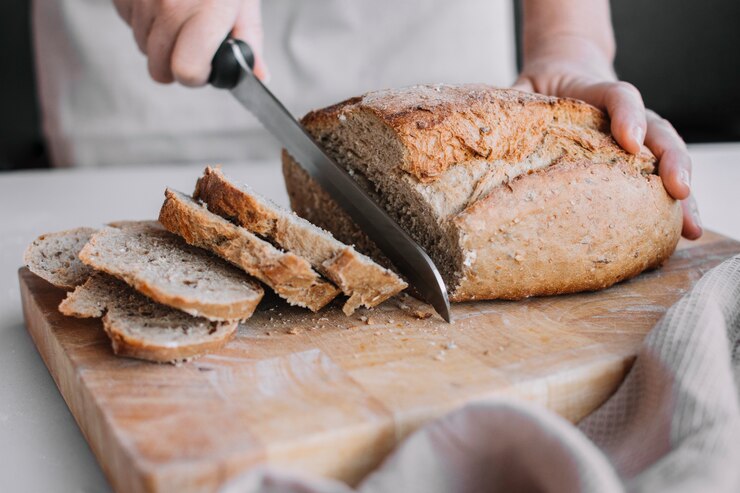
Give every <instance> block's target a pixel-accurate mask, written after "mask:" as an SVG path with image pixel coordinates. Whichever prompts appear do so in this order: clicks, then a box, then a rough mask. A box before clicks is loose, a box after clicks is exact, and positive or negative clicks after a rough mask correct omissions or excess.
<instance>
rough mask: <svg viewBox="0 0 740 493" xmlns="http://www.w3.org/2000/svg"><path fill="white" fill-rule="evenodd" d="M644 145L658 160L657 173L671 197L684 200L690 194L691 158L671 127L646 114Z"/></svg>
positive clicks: (650, 114)
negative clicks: (646, 126)
mask: <svg viewBox="0 0 740 493" xmlns="http://www.w3.org/2000/svg"><path fill="white" fill-rule="evenodd" d="M645 145H646V146H647V147H648V149H650V150H651V151H652V153H653V154H655V157H657V158H658V173H659V174H660V178H661V179H662V180H663V186H665V189H666V191H668V193H669V194H670V195H671V197H673V198H675V199H677V200H683V199H686V198H687V197H688V196H689V194H690V193H691V157H690V156H689V152H688V150H687V149H686V144H685V143H684V141H683V140H682V139H681V136H679V135H678V132H676V130H675V129H674V128H673V125H671V124H670V123H668V122H667V121H666V120H664V119H663V118H661V117H660V116H658V115H657V114H656V113H654V112H652V111H649V112H648V128H647V136H646V137H645Z"/></svg>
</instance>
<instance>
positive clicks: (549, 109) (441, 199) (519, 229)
mask: <svg viewBox="0 0 740 493" xmlns="http://www.w3.org/2000/svg"><path fill="white" fill-rule="evenodd" d="M302 122H303V125H304V126H305V127H306V128H307V130H308V131H309V132H310V133H311V134H312V135H313V136H314V137H315V138H316V139H317V141H318V142H319V143H320V144H321V145H322V146H323V148H324V149H325V150H326V152H327V153H328V154H329V155H330V156H332V157H333V158H334V159H335V160H336V161H337V162H338V163H340V164H341V165H343V166H345V167H346V168H347V169H348V170H349V171H350V172H351V173H352V174H353V176H354V177H355V178H356V179H357V181H358V183H359V184H360V185H361V186H363V187H365V188H366V190H367V191H368V192H369V193H370V194H372V195H374V196H375V197H377V198H378V201H379V202H380V203H381V205H382V206H383V207H384V208H385V209H386V210H387V211H388V213H389V214H391V215H392V216H393V217H394V218H395V219H396V220H398V221H399V223H400V224H401V225H402V226H403V227H404V228H405V229H406V230H407V231H408V232H409V234H410V235H411V236H412V237H414V238H415V239H416V240H417V241H418V242H419V243H420V244H421V245H422V246H423V247H424V248H425V250H426V251H427V253H429V255H430V256H431V257H432V259H433V260H434V262H435V263H436V265H437V267H438V268H439V269H440V272H441V274H442V276H443V278H444V280H445V282H446V284H447V287H448V291H449V293H450V299H451V300H452V301H466V300H474V299H496V298H506V299H519V298H523V297H527V296H533V295H546V294H557V293H570V292H576V291H583V290H593V289H600V288H604V287H607V286H609V285H611V284H613V283H615V282H618V281H620V280H622V279H627V278H629V277H632V276H634V275H636V274H638V273H639V272H641V271H643V270H645V269H648V268H652V267H656V266H658V265H660V264H661V263H662V262H664V261H665V260H666V259H667V258H668V257H669V256H670V254H671V252H673V250H674V248H675V246H676V243H677V242H678V239H679V237H680V231H681V209H680V205H679V203H678V202H676V201H675V200H673V199H672V198H671V197H670V196H669V195H668V194H667V193H666V191H665V189H664V188H663V185H662V182H661V180H660V178H659V177H658V176H657V174H656V173H655V171H656V160H655V158H654V156H653V155H652V154H651V153H650V152H649V151H648V150H647V149H646V148H643V150H642V152H640V153H639V154H638V155H635V156H633V155H630V154H628V153H626V152H625V151H623V150H622V149H621V148H620V147H619V146H618V145H617V144H616V142H615V141H614V140H613V139H612V137H611V135H610V134H609V120H608V118H607V116H606V115H604V114H603V113H602V112H601V111H599V110H598V109H596V108H594V107H592V106H590V105H588V104H586V103H583V102H580V101H575V100H571V99H560V98H553V97H547V96H541V95H536V94H528V93H523V92H519V91H514V90H508V89H496V88H493V87H489V86H484V85H459V86H450V85H423V86H412V87H406V88H401V89H395V90H385V91H377V92H373V93H369V94H366V95H364V96H362V97H358V98H352V99H349V100H347V101H344V102H342V103H339V104H336V105H334V106H330V107H328V108H325V109H322V110H317V111H314V112H311V113H309V114H308V115H306V117H304V118H303V120H302ZM283 169H284V175H285V179H286V185H287V188H288V193H289V196H290V199H291V206H292V208H293V209H294V210H295V211H296V212H297V213H298V214H299V215H301V216H303V217H305V218H306V219H308V220H309V221H311V222H313V223H315V224H317V225H318V226H320V227H324V228H326V229H329V230H330V231H332V232H333V233H334V234H335V235H336V236H337V238H338V239H339V240H341V241H345V242H353V243H355V245H356V246H357V248H358V249H360V250H361V251H363V252H364V253H368V254H370V255H376V254H377V251H378V250H377V248H376V247H375V245H373V244H372V242H371V241H370V240H369V239H368V238H367V236H365V235H364V234H363V233H362V231H360V230H359V229H358V228H357V227H356V226H355V225H354V224H353V222H352V220H351V219H350V218H349V216H348V215H347V214H345V213H344V212H343V211H342V210H341V209H340V208H339V207H338V206H337V205H336V203H334V202H333V201H332V200H331V198H330V197H329V196H328V195H327V194H326V193H325V192H324V191H323V190H322V189H321V188H320V187H319V186H318V184H317V183H316V182H315V181H314V180H312V179H311V178H310V176H309V175H308V174H307V173H306V172H305V171H304V170H303V169H302V168H301V167H300V166H299V165H298V164H297V163H296V162H295V161H294V160H293V159H292V158H291V157H290V156H288V155H287V154H284V157H283Z"/></svg>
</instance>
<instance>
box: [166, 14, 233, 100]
mask: <svg viewBox="0 0 740 493" xmlns="http://www.w3.org/2000/svg"><path fill="white" fill-rule="evenodd" d="M239 7H240V5H239V4H238V3H236V2H219V1H210V2H203V3H202V7H201V8H199V9H198V11H197V12H196V13H195V14H194V15H193V16H192V17H190V18H189V19H188V20H187V21H185V23H184V24H183V25H182V28H181V29H180V32H179V34H178V36H177V40H176V41H175V46H174V48H173V50H172V61H171V69H172V74H173V76H174V78H175V80H177V81H178V82H179V83H181V84H183V85H186V86H202V85H204V84H205V83H206V82H208V76H209V75H210V73H211V60H212V59H213V55H214V54H215V53H216V50H217V49H218V47H219V45H220V44H221V42H222V41H223V40H224V39H225V38H226V36H227V35H228V34H229V32H231V29H232V28H233V27H234V23H235V22H236V18H237V14H238V13H239Z"/></svg>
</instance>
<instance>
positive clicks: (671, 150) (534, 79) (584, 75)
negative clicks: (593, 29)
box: [514, 53, 702, 240]
mask: <svg viewBox="0 0 740 493" xmlns="http://www.w3.org/2000/svg"><path fill="white" fill-rule="evenodd" d="M580 55H584V54H583V53H581V54H580ZM573 60H576V61H573ZM594 60H596V62H594ZM514 88H515V89H519V90H523V91H529V92H532V91H534V92H538V93H542V94H547V95H551V96H560V97H570V98H575V99H581V100H583V101H586V102H587V103H590V104H592V105H594V106H596V107H597V108H601V109H602V110H604V111H606V112H607V113H608V114H609V117H610V118H611V132H612V135H613V136H614V139H615V140H616V141H617V142H618V143H619V145H621V146H622V148H624V150H626V151H627V152H630V153H632V154H636V153H638V152H639V151H640V147H641V146H642V144H643V143H644V144H645V146H647V148H648V149H650V150H651V151H652V153H653V154H655V157H657V158H658V163H659V164H658V172H659V174H660V177H661V179H662V180H663V185H664V186H665V189H666V191H667V192H668V193H669V194H670V195H671V196H672V197H673V198H675V199H676V200H680V201H681V206H682V208H683V230H682V234H683V236H684V237H686V238H688V239H690V240H695V239H697V238H699V237H700V236H701V235H702V227H701V220H700V218H699V211H698V209H697V206H696V201H695V200H694V197H693V196H692V195H691V186H690V183H691V158H690V157H689V154H688V151H687V149H686V144H685V143H684V142H683V140H682V139H681V137H680V136H679V135H678V133H677V132H676V130H675V129H674V128H673V126H672V125H671V124H670V123H668V121H666V120H664V119H663V118H661V117H660V116H658V115H657V114H656V113H654V112H653V111H650V110H647V111H646V110H645V105H644V104H643V102H642V96H640V92H639V91H638V90H637V89H636V88H635V87H634V86H633V85H631V84H629V83H627V82H620V81H618V80H617V79H616V76H615V75H614V73H613V71H612V69H611V64H606V63H601V62H600V61H599V60H598V57H596V58H594V57H589V56H587V55H586V56H585V57H584V56H578V57H572V56H568V55H565V56H559V55H555V54H552V53H551V54H548V55H547V56H544V57H540V58H535V59H534V60H531V61H528V62H527V63H526V64H525V67H524V70H523V71H522V73H521V74H520V76H519V79H518V80H517V82H516V83H515V84H514Z"/></svg>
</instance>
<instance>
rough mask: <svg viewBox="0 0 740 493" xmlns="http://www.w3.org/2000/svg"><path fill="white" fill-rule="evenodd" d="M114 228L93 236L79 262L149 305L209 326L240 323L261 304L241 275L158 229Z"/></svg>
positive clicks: (152, 225)
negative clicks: (204, 321) (184, 314)
mask: <svg viewBox="0 0 740 493" xmlns="http://www.w3.org/2000/svg"><path fill="white" fill-rule="evenodd" d="M116 224H117V225H118V226H120V227H106V228H104V229H102V230H100V231H99V232H97V233H96V234H94V235H93V236H92V238H91V239H90V241H89V242H88V244H87V245H85V247H84V248H83V249H82V251H81V252H80V259H81V260H82V261H83V262H84V263H85V264H87V265H89V266H91V267H93V268H95V269H96V270H100V271H103V272H106V273H108V274H110V275H112V276H115V277H117V278H119V279H121V280H123V281H125V282H126V283H127V284H129V285H130V286H132V287H133V288H134V289H136V290H137V291H139V292H141V293H143V294H145V295H146V296H148V297H150V298H152V299H153V300H155V301H158V302H159V303H163V304H165V305H169V306H172V307H174V308H178V309H180V310H183V311H185V312H187V313H190V314H191V315H194V316H203V317H206V318H208V319H209V320H244V319H247V318H249V317H250V316H251V315H252V313H253V312H254V309H255V308H256V306H257V304H258V303H259V301H260V300H261V299H262V295H263V291H262V288H261V287H260V286H259V285H258V284H257V283H256V282H255V281H253V280H252V279H251V278H249V277H248V276H247V274H246V273H244V272H243V271H241V270H239V269H237V268H236V267H234V266H232V265H229V264H228V263H226V262H225V261H223V260H221V259H219V258H217V257H215V256H214V255H212V254H210V253H209V252H206V251H205V250H201V249H199V248H195V247H192V246H190V245H188V244H187V243H185V241H183V240H182V238H180V237H178V236H177V235H174V234H172V233H170V232H169V231H167V230H165V229H164V228H162V226H161V225H159V223H156V222H154V221H141V222H120V223H116Z"/></svg>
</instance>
